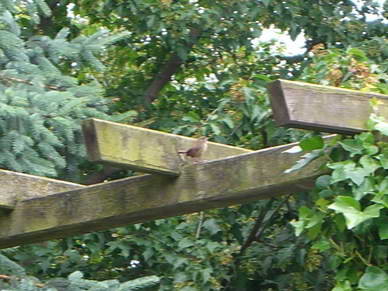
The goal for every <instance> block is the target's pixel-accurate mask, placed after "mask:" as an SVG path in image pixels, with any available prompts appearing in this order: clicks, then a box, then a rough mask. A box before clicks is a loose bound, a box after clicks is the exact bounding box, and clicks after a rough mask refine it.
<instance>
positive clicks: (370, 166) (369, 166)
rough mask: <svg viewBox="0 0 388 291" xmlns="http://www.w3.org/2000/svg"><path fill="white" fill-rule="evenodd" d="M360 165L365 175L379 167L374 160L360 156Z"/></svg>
mask: <svg viewBox="0 0 388 291" xmlns="http://www.w3.org/2000/svg"><path fill="white" fill-rule="evenodd" d="M360 164H361V165H362V166H363V168H364V170H365V171H366V172H365V173H366V174H367V175H370V174H372V173H374V171H376V170H377V169H378V168H380V167H381V166H380V165H379V163H378V162H377V161H376V160H375V159H373V158H371V157H369V156H362V157H361V159H360Z"/></svg>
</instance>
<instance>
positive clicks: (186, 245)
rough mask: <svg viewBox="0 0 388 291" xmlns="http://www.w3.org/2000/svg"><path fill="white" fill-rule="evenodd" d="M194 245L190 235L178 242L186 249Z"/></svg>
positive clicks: (181, 247) (180, 246) (179, 245)
mask: <svg viewBox="0 0 388 291" xmlns="http://www.w3.org/2000/svg"><path fill="white" fill-rule="evenodd" d="M193 245H194V242H193V241H192V240H191V239H190V238H188V237H185V238H183V239H182V240H181V241H180V242H179V243H178V247H179V248H180V249H186V248H189V247H192V246H193Z"/></svg>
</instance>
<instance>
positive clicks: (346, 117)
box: [268, 80, 388, 134]
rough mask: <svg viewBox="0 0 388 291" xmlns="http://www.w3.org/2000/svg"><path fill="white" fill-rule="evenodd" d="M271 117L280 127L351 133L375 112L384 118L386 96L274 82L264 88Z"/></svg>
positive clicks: (280, 81) (359, 128)
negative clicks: (373, 107) (271, 110)
mask: <svg viewBox="0 0 388 291" xmlns="http://www.w3.org/2000/svg"><path fill="white" fill-rule="evenodd" d="M268 90H269V94H270V100H271V105H272V109H273V113H274V118H275V120H276V121H277V123H278V124H279V125H280V126H286V127H295V128H303V129H312V130H318V131H322V132H333V133H344V134H354V133H358V132H361V131H363V130H365V129H366V122H367V121H368V119H369V116H370V114H371V113H372V107H371V105H370V101H371V99H372V98H375V99H376V100H378V103H379V105H378V106H377V111H376V113H377V114H378V115H381V116H385V117H387V118H388V96H387V95H383V94H377V93H367V92H361V91H355V90H348V89H342V88H336V87H329V86H321V85H314V84H309V83H303V82H294V81H286V80H277V81H274V82H272V83H270V84H269V85H268Z"/></svg>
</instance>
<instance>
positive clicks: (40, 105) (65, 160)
mask: <svg viewBox="0 0 388 291" xmlns="http://www.w3.org/2000/svg"><path fill="white" fill-rule="evenodd" d="M4 3H7V5H2V6H0V13H1V14H0V15H1V16H0V68H1V72H0V167H2V168H6V169H10V170H14V171H17V172H25V173H30V174H35V175H41V176H49V177H58V176H61V177H69V178H71V179H73V180H77V177H78V175H79V170H78V168H79V163H80V161H82V160H83V158H84V156H85V149H84V146H83V140H82V135H81V131H80V121H81V120H83V119H86V118H91V117H98V118H104V119H107V118H108V115H107V114H106V113H107V111H108V107H107V104H106V102H107V101H106V100H107V99H104V98H103V90H102V89H101V86H100V85H99V84H98V83H97V82H96V81H95V80H93V79H92V78H90V80H88V81H87V82H84V83H80V82H79V80H78V79H77V78H75V77H73V76H69V75H65V74H64V73H63V71H64V70H65V69H66V68H69V67H70V68H71V67H77V68H81V67H82V66H92V67H93V69H95V70H100V71H101V70H103V69H104V66H103V64H102V63H101V62H100V61H99V60H98V59H97V58H96V54H97V53H98V52H100V51H101V50H103V49H104V47H106V46H107V45H109V44H111V43H113V42H115V41H117V40H118V39H121V38H123V37H125V36H126V34H125V33H121V34H118V35H109V34H108V32H107V31H99V32H97V33H95V34H93V35H91V36H89V37H85V36H80V37H77V38H75V39H73V40H70V41H69V40H68V39H67V38H68V36H69V30H68V29H66V28H64V29H62V30H61V31H60V32H59V33H58V34H57V35H56V37H55V38H53V39H51V38H49V37H47V36H43V35H32V36H29V37H26V36H25V35H23V30H22V28H21V26H20V25H19V23H18V21H24V18H23V17H21V15H20V13H19V14H18V15H15V13H16V11H17V8H18V7H19V8H20V7H27V8H28V9H26V11H30V12H31V11H36V10H41V11H43V12H44V13H45V14H48V13H50V11H49V7H48V6H47V5H46V4H44V2H42V1H36V2H30V1H25V2H23V1H20V2H18V3H17V4H14V6H12V5H11V3H9V2H6V1H5V2H4ZM15 3H16V2H15ZM34 5H35V6H34ZM31 7H33V8H31ZM34 9H35V10H34ZM29 19H30V20H31V21H33V22H32V25H33V24H34V23H35V24H36V23H37V22H38V19H37V18H36V15H35V14H34V17H30V18H29Z"/></svg>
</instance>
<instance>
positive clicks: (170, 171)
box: [83, 119, 251, 176]
mask: <svg viewBox="0 0 388 291" xmlns="http://www.w3.org/2000/svg"><path fill="white" fill-rule="evenodd" d="M83 132H84V136H85V143H86V147H87V150H88V157H89V160H90V161H95V162H105V163H109V164H112V165H118V166H121V167H126V168H130V169H133V170H136V171H139V172H144V173H159V174H165V175H170V176H178V175H179V173H180V167H181V164H182V160H181V159H180V157H179V155H178V151H182V150H187V149H189V148H190V147H191V146H192V144H193V142H194V141H195V139H193V138H189V137H184V136H179V135H175V134H169V133H164V132H160V131H156V130H150V129H146V128H141V127H137V126H130V125H123V124H118V123H114V122H109V121H103V120H97V119H90V120H86V121H85V122H84V123H83ZM248 152H251V150H247V149H242V148H238V147H233V146H228V145H223V144H219V143H212V142H209V146H208V150H207V151H206V153H205V154H204V156H203V159H204V160H214V159H220V158H225V157H229V156H234V155H239V154H243V153H248Z"/></svg>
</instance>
